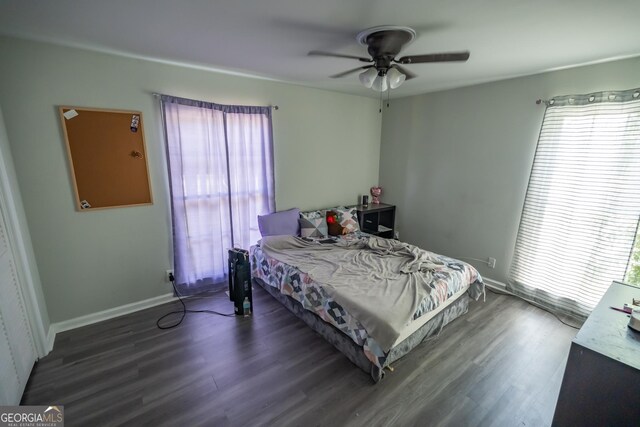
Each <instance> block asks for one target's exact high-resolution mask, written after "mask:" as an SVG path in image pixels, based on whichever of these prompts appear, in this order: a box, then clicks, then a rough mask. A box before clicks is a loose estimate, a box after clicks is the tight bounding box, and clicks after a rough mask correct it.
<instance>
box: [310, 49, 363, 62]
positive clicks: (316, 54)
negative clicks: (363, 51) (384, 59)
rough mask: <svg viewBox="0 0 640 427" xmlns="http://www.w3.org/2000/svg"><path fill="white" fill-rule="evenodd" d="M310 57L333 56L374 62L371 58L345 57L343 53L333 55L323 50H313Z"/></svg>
mask: <svg viewBox="0 0 640 427" xmlns="http://www.w3.org/2000/svg"><path fill="white" fill-rule="evenodd" d="M307 55H308V56H331V57H334V58H349V59H357V60H358V61H362V62H373V59H371V58H363V57H362V56H355V55H345V54H343V53H333V52H324V51H322V50H312V51H311V52H309V53H308V54H307Z"/></svg>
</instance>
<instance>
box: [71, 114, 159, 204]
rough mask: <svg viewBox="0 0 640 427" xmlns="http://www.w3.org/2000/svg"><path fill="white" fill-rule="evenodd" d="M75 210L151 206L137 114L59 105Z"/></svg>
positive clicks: (139, 117)
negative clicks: (74, 194)
mask: <svg viewBox="0 0 640 427" xmlns="http://www.w3.org/2000/svg"><path fill="white" fill-rule="evenodd" d="M59 110H60V120H61V121H62V129H63V131H64V137H65V141H66V144H67V153H68V155H69V164H70V165H71V176H72V180H73V185H74V187H75V193H76V207H77V209H78V210H80V211H90V210H95V209H101V208H114V207H124V206H138V205H148V204H152V203H153V200H152V195H151V186H150V184H149V172H148V169H147V153H146V149H145V141H144V129H143V122H142V113H141V112H139V111H118V110H102V109H95V108H80V107H60V108H59Z"/></svg>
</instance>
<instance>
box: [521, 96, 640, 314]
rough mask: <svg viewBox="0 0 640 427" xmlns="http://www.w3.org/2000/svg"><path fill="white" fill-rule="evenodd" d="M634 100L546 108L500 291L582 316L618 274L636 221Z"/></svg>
mask: <svg viewBox="0 0 640 427" xmlns="http://www.w3.org/2000/svg"><path fill="white" fill-rule="evenodd" d="M639 95H640V91H638V90H632V91H625V92H601V93H597V94H591V95H580V96H565V97H559V98H554V99H553V100H551V101H549V103H548V106H547V109H546V112H545V116H544V120H543V123H542V129H541V131H540V137H539V140H538V147H537V150H536V155H535V159H534V163H533V168H532V171H531V177H530V180H529V187H528V189H527V195H526V198H525V203H524V207H523V212H522V217H521V221H520V228H519V231H518V237H517V241H516V248H515V253H514V259H513V263H512V266H511V274H510V280H509V289H510V290H511V291H512V292H515V293H518V294H521V295H523V296H525V297H527V298H530V299H533V300H534V301H536V302H538V303H541V304H543V305H546V306H549V307H552V308H555V309H559V310H562V311H563V312H567V313H570V314H574V315H577V316H579V317H585V316H586V315H588V313H589V312H590V311H591V310H592V309H593V307H595V305H596V304H597V303H598V301H599V300H600V298H601V297H602V295H603V294H604V292H605V291H606V290H607V289H608V287H609V286H610V284H611V282H612V281H613V280H623V279H624V278H625V273H626V272H627V266H628V264H629V259H630V255H631V253H632V248H633V245H634V240H635V236H636V232H637V229H638V220H639V218H640V99H639Z"/></svg>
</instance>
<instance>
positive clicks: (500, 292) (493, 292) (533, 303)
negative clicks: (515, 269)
mask: <svg viewBox="0 0 640 427" xmlns="http://www.w3.org/2000/svg"><path fill="white" fill-rule="evenodd" d="M485 289H487V290H488V291H489V292H491V293H492V294H496V295H506V296H508V297H514V298H518V299H521V300H522V301H524V302H526V303H528V304H530V305H532V306H534V307H536V308H539V309H540V310H543V311H546V312H547V313H550V314H552V315H553V317H555V318H556V319H557V320H558V322H560V323H562V324H563V325H566V326H568V327H570V328H573V329H580V326H575V325H572V324H570V323H567V322H565V321H564V320H562V319H561V318H560V316H558V314H557V313H554V312H553V311H551V310H549V309H548V308H546V307H543V306H541V305H540V304H536V303H535V302H533V301H530V300H528V299H526V298H522V297H521V296H519V295H514V294H512V293H510V292H502V291H496V290H495V289H491V288H490V287H488V286H486V285H485Z"/></svg>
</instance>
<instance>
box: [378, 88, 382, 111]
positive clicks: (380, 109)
mask: <svg viewBox="0 0 640 427" xmlns="http://www.w3.org/2000/svg"><path fill="white" fill-rule="evenodd" d="M378 113H382V92H380V108H379V109H378Z"/></svg>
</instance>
